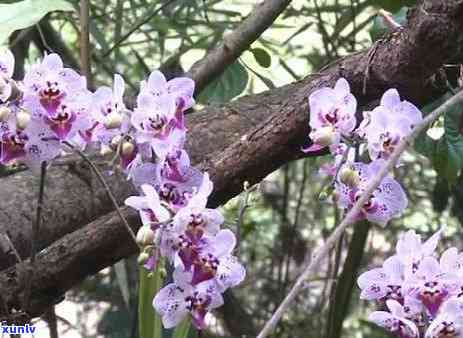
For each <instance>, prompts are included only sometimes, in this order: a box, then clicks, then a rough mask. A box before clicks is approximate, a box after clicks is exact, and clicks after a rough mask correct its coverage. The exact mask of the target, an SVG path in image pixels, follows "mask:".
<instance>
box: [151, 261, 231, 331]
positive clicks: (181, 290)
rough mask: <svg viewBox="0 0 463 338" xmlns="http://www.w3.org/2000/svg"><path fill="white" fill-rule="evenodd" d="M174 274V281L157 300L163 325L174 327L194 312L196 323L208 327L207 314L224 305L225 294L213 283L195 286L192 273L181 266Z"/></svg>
mask: <svg viewBox="0 0 463 338" xmlns="http://www.w3.org/2000/svg"><path fill="white" fill-rule="evenodd" d="M173 277H174V283H171V284H169V285H167V286H165V287H164V288H162V289H161V290H160V291H159V293H158V294H157V295H156V297H154V300H153V307H154V308H155V310H156V311H157V312H158V313H159V314H160V315H161V318H162V324H163V325H164V327H165V328H172V327H174V326H177V325H178V324H179V323H180V322H181V321H182V320H183V319H184V318H185V317H186V316H187V314H188V313H190V314H191V316H192V319H193V324H194V326H195V327H196V328H197V329H199V330H202V329H204V328H205V327H206V321H205V319H206V315H207V313H208V312H209V311H211V310H213V309H215V308H217V307H220V306H222V305H223V298H222V295H221V294H220V292H219V291H218V290H217V289H216V287H215V285H214V284H213V283H211V282H203V283H200V284H197V285H192V283H191V278H192V275H191V273H190V272H185V271H183V269H182V268H181V267H177V268H176V269H175V271H174V274H173Z"/></svg>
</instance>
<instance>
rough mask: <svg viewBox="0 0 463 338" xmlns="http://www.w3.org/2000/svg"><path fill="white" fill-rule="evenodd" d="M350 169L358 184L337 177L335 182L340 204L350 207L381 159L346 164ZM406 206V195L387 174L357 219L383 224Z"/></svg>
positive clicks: (346, 207)
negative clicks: (348, 182) (354, 173)
mask: <svg viewBox="0 0 463 338" xmlns="http://www.w3.org/2000/svg"><path fill="white" fill-rule="evenodd" d="M348 165H349V167H350V169H351V170H353V171H354V172H356V173H357V175H358V184H357V185H356V186H352V185H346V184H344V183H342V182H341V180H340V179H339V178H338V179H337V180H336V182H335V188H336V198H337V199H338V202H339V204H340V206H342V207H343V208H345V209H350V208H351V207H352V206H353V205H354V203H355V202H356V201H357V200H358V199H359V198H360V196H361V194H362V193H363V191H364V189H365V187H366V186H367V185H368V182H369V181H370V179H371V178H372V177H374V176H375V174H376V173H377V171H378V169H379V167H380V166H382V165H384V163H383V162H382V161H375V162H372V163H370V164H364V163H361V162H355V163H352V164H348ZM406 206H407V197H406V195H405V192H404V191H403V189H402V187H401V186H400V184H399V183H397V181H395V180H394V179H393V178H392V177H390V176H387V177H385V178H384V179H383V181H382V182H381V184H380V185H379V186H378V188H376V190H375V191H374V192H373V194H372V196H370V199H369V200H368V201H367V202H366V203H365V205H364V206H363V208H362V210H361V212H360V213H359V214H358V215H357V219H358V220H361V219H367V220H369V221H370V222H373V223H377V224H379V225H381V226H385V225H386V224H387V223H388V222H389V220H390V219H391V218H393V217H396V216H399V215H400V214H401V213H402V212H403V211H404V210H405V208H406Z"/></svg>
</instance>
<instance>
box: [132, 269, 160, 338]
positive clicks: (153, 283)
mask: <svg viewBox="0 0 463 338" xmlns="http://www.w3.org/2000/svg"><path fill="white" fill-rule="evenodd" d="M159 263H161V262H159ZM159 263H158V266H157V269H156V271H155V272H148V271H147V270H146V269H145V268H144V267H140V285H139V292H138V327H139V336H140V338H162V323H161V318H160V316H159V315H158V314H157V313H156V312H155V311H154V308H153V298H154V296H155V295H156V293H158V291H159V290H160V289H161V287H162V283H163V276H162V270H163V269H162V268H161V264H159Z"/></svg>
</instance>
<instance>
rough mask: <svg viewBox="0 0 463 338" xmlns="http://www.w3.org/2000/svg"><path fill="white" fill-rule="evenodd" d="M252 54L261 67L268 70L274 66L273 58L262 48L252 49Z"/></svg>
mask: <svg viewBox="0 0 463 338" xmlns="http://www.w3.org/2000/svg"><path fill="white" fill-rule="evenodd" d="M250 51H251V53H252V54H253V55H254V58H255V59H256V61H257V63H258V64H259V66H261V67H264V68H268V67H270V65H271V64H272V58H271V56H270V54H269V53H268V52H267V51H266V50H265V49H262V48H252V49H251V50H250Z"/></svg>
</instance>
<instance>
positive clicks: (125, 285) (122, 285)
mask: <svg viewBox="0 0 463 338" xmlns="http://www.w3.org/2000/svg"><path fill="white" fill-rule="evenodd" d="M125 265H126V264H125V260H120V261H119V262H117V263H116V264H114V272H115V273H116V279H117V284H119V289H120V290H121V294H122V298H123V299H124V304H125V305H126V306H127V309H130V291H129V278H128V276H127V267H126V266H125Z"/></svg>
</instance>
